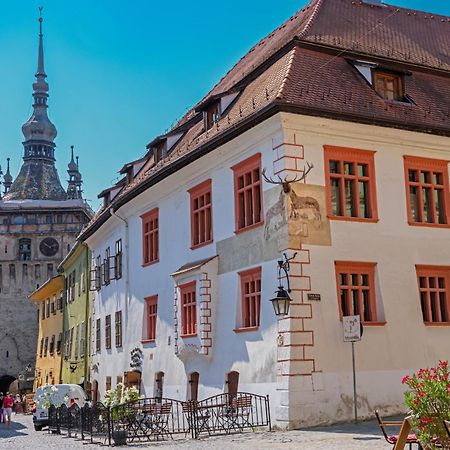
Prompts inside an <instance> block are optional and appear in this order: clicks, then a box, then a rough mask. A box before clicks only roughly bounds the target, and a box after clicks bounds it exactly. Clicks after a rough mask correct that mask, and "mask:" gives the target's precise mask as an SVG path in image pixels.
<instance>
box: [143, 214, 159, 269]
mask: <svg viewBox="0 0 450 450" xmlns="http://www.w3.org/2000/svg"><path fill="white" fill-rule="evenodd" d="M141 219H142V266H143V267H147V266H149V265H150V264H155V263H157V262H159V209H158V208H154V209H152V210H151V211H149V212H147V213H145V214H143V215H142V216H141Z"/></svg>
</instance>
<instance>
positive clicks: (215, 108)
mask: <svg viewBox="0 0 450 450" xmlns="http://www.w3.org/2000/svg"><path fill="white" fill-rule="evenodd" d="M204 118H205V130H209V129H210V128H212V127H213V125H214V124H215V123H217V122H218V121H219V119H220V101H217V102H214V103H212V104H211V105H209V106H208V108H207V109H206V110H205V112H204Z"/></svg>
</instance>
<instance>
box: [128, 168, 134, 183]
mask: <svg viewBox="0 0 450 450" xmlns="http://www.w3.org/2000/svg"><path fill="white" fill-rule="evenodd" d="M133 169H134V167H133V166H131V167H130V168H129V169H128V170H127V180H126V183H127V184H130V183H131V182H132V181H133V176H134V173H133V172H134V170H133Z"/></svg>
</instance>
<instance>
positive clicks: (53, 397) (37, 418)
mask: <svg viewBox="0 0 450 450" xmlns="http://www.w3.org/2000/svg"><path fill="white" fill-rule="evenodd" d="M87 401H88V398H87V396H86V393H85V392H84V391H83V388H82V387H81V386H79V385H78V384H47V385H45V386H42V387H39V388H37V390H36V393H35V394H34V407H33V424H34V429H35V430H36V431H41V430H42V427H44V426H46V425H48V408H49V407H50V405H55V406H56V407H58V406H61V405H62V404H63V403H64V404H65V405H66V406H67V407H70V406H71V405H72V404H73V403H76V404H77V405H78V406H79V407H80V408H82V407H83V406H84V404H85V403H86V402H87Z"/></svg>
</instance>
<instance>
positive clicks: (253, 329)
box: [233, 326, 259, 333]
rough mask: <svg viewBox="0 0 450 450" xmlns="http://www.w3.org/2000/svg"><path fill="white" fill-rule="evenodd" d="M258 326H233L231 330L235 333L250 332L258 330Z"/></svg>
mask: <svg viewBox="0 0 450 450" xmlns="http://www.w3.org/2000/svg"><path fill="white" fill-rule="evenodd" d="M258 330H259V326H257V327H242V328H235V329H234V330H233V331H234V332H235V333H251V332H252V331H258Z"/></svg>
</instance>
